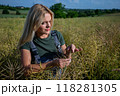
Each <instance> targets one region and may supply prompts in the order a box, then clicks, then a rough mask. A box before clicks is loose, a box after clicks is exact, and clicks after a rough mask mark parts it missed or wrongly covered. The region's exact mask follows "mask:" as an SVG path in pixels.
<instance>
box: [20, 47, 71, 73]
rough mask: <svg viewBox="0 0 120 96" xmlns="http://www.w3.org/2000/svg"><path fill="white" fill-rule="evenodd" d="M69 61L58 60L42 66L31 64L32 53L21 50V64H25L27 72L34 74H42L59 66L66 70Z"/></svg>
mask: <svg viewBox="0 0 120 96" xmlns="http://www.w3.org/2000/svg"><path fill="white" fill-rule="evenodd" d="M69 61H70V60H69V59H56V60H53V61H49V62H46V63H42V64H41V66H40V64H31V53H30V51H29V50H26V49H21V63H22V64H23V66H24V68H25V69H26V71H31V70H32V72H40V71H41V70H45V69H48V68H51V67H54V66H59V67H60V68H64V67H65V66H66V65H69Z"/></svg>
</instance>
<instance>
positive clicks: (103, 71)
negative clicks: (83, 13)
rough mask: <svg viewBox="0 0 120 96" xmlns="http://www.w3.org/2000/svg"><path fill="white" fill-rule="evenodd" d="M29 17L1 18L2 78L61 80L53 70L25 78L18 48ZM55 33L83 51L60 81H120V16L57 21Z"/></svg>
mask: <svg viewBox="0 0 120 96" xmlns="http://www.w3.org/2000/svg"><path fill="white" fill-rule="evenodd" d="M24 22H25V18H0V79H32V80H33V79H46V80H47V79H59V77H58V76H56V78H53V77H52V75H51V74H52V73H51V71H50V70H45V71H41V72H40V73H31V74H30V75H29V76H28V77H25V76H24V75H23V72H24V69H23V67H22V66H21V62H20V52H19V50H18V49H17V44H18V41H19V38H20V36H21V34H22V29H23V26H24ZM53 30H58V31H60V32H61V33H62V35H63V36H64V39H65V42H66V45H70V44H75V45H76V47H78V48H80V47H81V48H83V51H81V52H77V53H74V54H73V55H72V62H71V64H70V66H68V67H65V68H64V69H63V70H62V71H63V74H62V76H61V78H60V79H64V80H67V79H69V80H74V79H75V80H84V79H85V80H91V79H92V80H111V79H115V80H120V15H119V14H118V15H109V16H108V15H106V16H101V17H82V18H67V19H55V20H54V27H53Z"/></svg>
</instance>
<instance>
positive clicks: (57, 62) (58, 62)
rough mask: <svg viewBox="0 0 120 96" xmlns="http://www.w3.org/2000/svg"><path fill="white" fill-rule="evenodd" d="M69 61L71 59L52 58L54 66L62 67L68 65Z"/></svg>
mask: <svg viewBox="0 0 120 96" xmlns="http://www.w3.org/2000/svg"><path fill="white" fill-rule="evenodd" d="M70 62H71V59H56V60H54V64H55V65H56V66H59V67H60V68H64V67H65V66H68V65H69V64H70Z"/></svg>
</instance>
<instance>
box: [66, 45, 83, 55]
mask: <svg viewBox="0 0 120 96" xmlns="http://www.w3.org/2000/svg"><path fill="white" fill-rule="evenodd" d="M66 51H67V52H69V53H70V52H71V53H74V52H78V51H82V48H80V49H78V48H76V47H75V45H74V44H71V45H70V46H68V47H67V48H66Z"/></svg>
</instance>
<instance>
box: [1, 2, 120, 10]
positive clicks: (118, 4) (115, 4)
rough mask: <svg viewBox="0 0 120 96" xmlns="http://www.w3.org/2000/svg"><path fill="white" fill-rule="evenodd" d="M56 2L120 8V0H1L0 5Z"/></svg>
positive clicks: (69, 5)
mask: <svg viewBox="0 0 120 96" xmlns="http://www.w3.org/2000/svg"><path fill="white" fill-rule="evenodd" d="M28 2H29V3H28ZM56 3H62V4H63V5H65V8H66V9H120V0H109V1H106V0H19V1H16V0H15V1H14V2H13V0H0V5H9V6H11V7H16V6H24V7H29V8H30V7H32V6H33V5H34V4H43V5H45V6H47V7H48V8H50V7H51V6H52V5H54V4H56Z"/></svg>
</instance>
